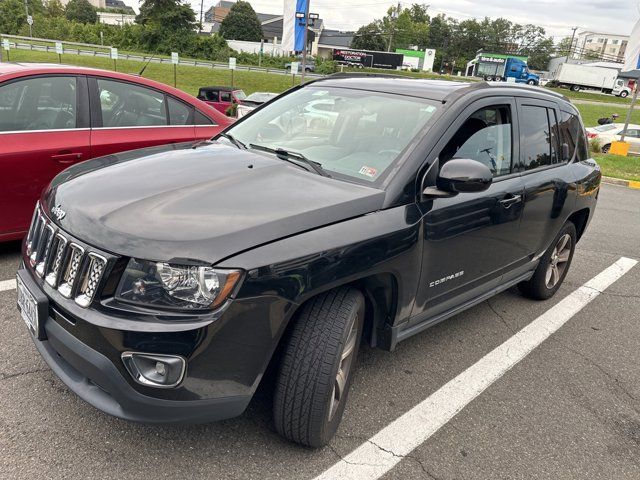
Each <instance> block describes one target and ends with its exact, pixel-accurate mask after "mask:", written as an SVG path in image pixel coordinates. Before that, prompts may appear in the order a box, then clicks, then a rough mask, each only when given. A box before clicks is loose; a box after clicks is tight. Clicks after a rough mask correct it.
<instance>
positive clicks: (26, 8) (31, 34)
mask: <svg viewBox="0 0 640 480" xmlns="http://www.w3.org/2000/svg"><path fill="white" fill-rule="evenodd" d="M24 12H25V13H26V14H27V23H28V24H29V36H30V37H33V32H32V30H31V24H32V23H33V22H30V21H29V5H28V4H27V0H24Z"/></svg>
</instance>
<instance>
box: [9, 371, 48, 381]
mask: <svg viewBox="0 0 640 480" xmlns="http://www.w3.org/2000/svg"><path fill="white" fill-rule="evenodd" d="M48 371H49V369H48V368H36V369H34V370H27V371H26V372H18V373H4V372H0V381H3V380H8V379H10V378H16V377H21V376H23V375H31V374H32V373H41V372H48Z"/></svg>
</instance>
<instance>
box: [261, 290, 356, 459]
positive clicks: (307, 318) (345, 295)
mask: <svg viewBox="0 0 640 480" xmlns="http://www.w3.org/2000/svg"><path fill="white" fill-rule="evenodd" d="M363 323H364V298H363V296H362V294H361V293H360V292H359V291H358V290H356V289H354V288H350V287H342V288H337V289H334V290H331V291H329V292H326V293H324V294H321V295H319V296H317V297H316V298H313V299H311V300H309V301H308V302H307V304H306V305H304V306H303V307H302V311H301V312H300V314H299V315H298V316H297V318H296V319H295V324H294V325H293V328H292V329H291V330H290V332H289V335H288V337H287V339H286V342H287V343H286V345H285V349H284V353H283V358H282V362H281V364H280V370H279V372H278V379H277V381H276V386H275V391H274V398H273V417H274V422H275V426H276V429H277V430H278V433H279V434H280V435H282V436H283V437H285V438H287V439H289V440H291V441H293V442H297V443H301V444H303V445H307V446H310V447H321V446H323V445H326V444H327V443H329V441H330V440H331V438H332V437H333V435H334V434H335V432H336V430H337V428H338V425H339V424H340V420H341V418H342V413H343V412H344V407H345V404H346V400H347V395H348V392H349V386H350V385H351V379H352V377H353V375H352V371H353V367H354V366H355V363H356V358H357V355H358V347H359V345H360V337H361V336H362V327H363ZM352 326H353V328H355V345H354V346H353V349H352V353H351V356H350V359H351V360H350V362H349V365H348V367H345V368H344V370H346V374H345V375H344V377H341V378H345V379H346V380H345V381H344V382H343V383H342V384H341V385H342V386H343V387H342V389H341V395H340V398H339V402H332V399H334V398H335V395H336V391H335V386H336V383H337V376H338V371H339V369H340V367H341V366H344V363H343V360H342V356H343V351H344V349H345V348H346V346H347V340H351V341H350V342H349V344H350V345H352V344H353V340H352V335H354V332H353V330H352Z"/></svg>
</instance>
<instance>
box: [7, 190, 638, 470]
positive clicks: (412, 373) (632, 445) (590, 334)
mask: <svg viewBox="0 0 640 480" xmlns="http://www.w3.org/2000/svg"><path fill="white" fill-rule="evenodd" d="M620 257H628V258H632V259H637V260H640V191H636V190H630V189H625V188H622V187H617V186H612V185H604V186H603V188H602V192H601V194H600V200H599V204H598V208H597V211H596V215H595V218H594V220H593V221H592V223H591V225H590V227H589V230H588V231H587V233H586V234H585V236H584V238H583V239H582V240H581V242H580V243H579V244H578V248H577V250H576V254H575V257H574V260H573V265H572V267H571V270H570V272H569V275H568V277H567V279H566V281H565V283H564V285H563V286H562V288H561V289H560V291H559V292H558V294H557V295H556V296H555V297H554V298H553V299H551V300H548V301H546V302H534V301H530V300H527V299H525V298H523V297H522V296H521V295H520V294H519V293H518V292H517V290H515V289H512V290H510V291H507V292H505V293H502V294H500V295H498V296H497V297H494V298H493V299H491V300H489V301H487V302H484V303H482V304H480V305H478V306H476V307H474V308H472V309H470V310H467V311H466V312H464V313H462V314H459V315H457V316H456V317H454V318H451V319H449V320H448V321H446V322H444V323H442V324H440V325H438V326H436V327H434V328H432V329H430V330H428V331H426V332H423V333H421V334H419V335H417V336H415V337H413V338H411V339H409V340H407V341H406V342H403V343H401V344H400V345H399V347H398V348H397V350H396V351H394V352H392V353H389V352H383V351H380V350H374V349H370V348H362V349H361V353H360V356H359V366H358V369H357V374H356V377H355V379H354V383H353V386H352V390H351V394H350V398H349V403H348V405H347V409H346V411H345V416H344V419H343V421H342V424H341V426H340V428H339V431H338V434H337V436H336V438H335V439H334V440H333V442H332V443H331V445H330V446H328V447H325V448H323V449H319V450H310V449H306V448H302V447H299V446H296V445H293V444H290V443H288V442H287V441H285V440H283V439H281V438H280V437H278V435H277V434H276V433H275V430H274V427H273V426H272V423H271V419H270V401H269V395H268V389H266V388H264V389H261V391H260V393H259V394H258V396H257V397H256V398H255V399H254V401H253V402H252V403H251V405H250V407H249V409H248V410H247V411H246V412H245V413H244V414H243V415H242V416H241V417H239V418H236V419H231V420H227V421H224V422H219V423H212V424H206V425H195V426H180V427H164V426H145V425H139V424H133V423H128V422H125V421H122V420H119V419H115V418H112V417H109V416H107V415H105V414H102V413H100V412H98V411H97V410H95V409H94V408H93V407H91V406H89V405H87V404H86V403H84V402H83V401H82V400H80V399H78V398H77V397H76V396H75V395H74V394H73V393H71V392H70V391H69V390H68V389H67V388H66V386H65V385H64V384H63V383H62V382H61V381H59V380H58V379H57V377H56V376H55V375H54V374H53V373H52V372H51V371H50V370H49V368H48V367H47V366H46V365H45V364H44V362H43V361H42V360H41V359H40V357H39V355H38V354H37V352H36V349H35V347H34V346H33V344H32V341H31V339H30V338H29V334H28V333H27V330H26V327H25V325H24V323H23V321H22V320H21V318H20V316H19V314H18V312H17V311H16V308H15V290H13V289H9V290H5V291H1V292H0V332H1V334H0V478H2V479H14V478H16V479H26V478H91V477H93V478H105V479H106V478H109V479H110V478H114V479H115V478H118V479H123V478H133V477H136V478H190V479H200V478H203V479H204V478H216V479H218V478H219V479H260V480H264V479H275V478H279V479H289V478H291V479H312V478H314V477H316V476H318V475H320V474H322V473H323V472H325V471H326V470H327V469H329V468H330V467H332V466H333V465H334V464H336V462H339V461H340V459H341V458H344V457H345V456H347V455H348V454H349V453H350V452H352V451H353V450H354V449H357V448H358V447H359V446H360V445H361V444H363V442H366V441H367V439H369V438H371V437H372V436H373V435H375V434H376V433H377V432H379V431H380V430H381V429H383V428H385V427H386V426H387V425H389V424H390V423H392V422H394V420H396V419H397V418H398V417H400V416H402V415H403V414H405V413H406V412H407V411H409V410H411V409H412V408H414V407H415V406H416V405H418V404H420V402H422V401H423V400H424V399H425V398H427V397H429V396H430V395H432V394H433V393H434V392H436V391H438V390H439V389H440V388H441V387H442V386H443V385H445V384H446V383H447V382H449V381H450V380H451V379H453V378H454V377H456V376H457V375H459V374H460V373H461V372H463V371H465V370H466V369H468V368H469V367H471V366H473V365H475V364H476V363H477V362H478V361H479V360H480V359H481V358H482V357H484V356H485V355H486V354H487V353H489V352H491V351H492V350H493V349H495V348H496V347H498V346H499V345H501V344H502V343H503V342H505V341H507V340H509V339H510V338H512V337H513V336H514V334H515V333H516V332H518V331H519V330H521V329H522V328H524V327H526V326H527V325H530V324H531V323H532V322H534V321H535V320H536V319H537V318H538V317H540V316H541V315H543V314H544V313H545V312H547V311H548V310H549V309H551V308H552V307H554V305H557V304H558V302H560V301H561V300H562V299H563V298H566V297H567V296H568V295H570V294H571V293H572V292H574V291H575V290H576V289H577V288H579V287H580V286H581V285H583V284H584V283H585V282H587V281H589V280H590V279H592V278H593V277H594V276H596V275H597V274H599V273H600V272H602V271H603V270H605V269H606V268H607V267H609V266H611V265H612V264H613V263H614V262H616V261H617V260H618V259H620ZM18 261H19V255H18V246H17V245H16V244H9V245H0V281H2V280H10V279H12V278H13V277H14V273H15V270H16V268H17V264H18ZM638 345H640V264H638V265H636V266H635V267H634V268H631V269H630V271H629V272H628V273H626V274H625V275H624V276H622V277H621V278H620V279H619V280H617V281H616V282H615V283H613V284H612V285H611V286H610V287H609V288H608V289H607V290H606V291H604V292H603V293H602V294H600V295H599V296H598V297H597V298H595V299H594V300H593V301H591V303H589V304H588V305H586V306H585V307H584V308H583V309H582V310H581V311H580V312H578V313H577V314H576V315H574V316H572V317H571V318H570V319H569V320H568V322H567V323H566V324H564V325H563V326H562V327H561V328H560V329H559V330H558V331H557V332H555V333H553V334H552V335H551V336H550V337H549V338H548V339H547V340H545V341H544V342H543V343H542V344H541V345H540V346H538V347H537V348H536V349H534V350H533V351H532V352H531V353H530V354H529V355H528V356H526V357H525V358H524V359H523V360H522V361H520V362H519V363H517V364H515V366H513V368H511V369H510V370H509V371H507V372H506V373H505V374H504V375H503V376H502V377H501V378H498V379H497V380H496V381H495V383H493V384H492V385H491V386H489V387H488V388H487V389H486V390H485V391H483V392H482V393H481V394H480V395H478V396H477V397H476V398H475V399H473V400H472V401H471V402H470V403H469V404H468V405H466V407H464V408H463V409H462V410H461V411H460V412H459V413H457V415H455V416H454V417H453V418H452V419H451V420H450V421H448V423H446V424H444V425H443V426H442V428H440V429H439V430H438V431H436V432H435V434H433V435H432V436H430V437H429V438H428V439H427V440H426V441H425V442H424V443H422V444H420V445H419V446H418V447H417V448H415V450H413V451H412V452H411V453H410V454H408V455H406V456H403V457H402V458H400V459H399V461H398V463H397V464H396V465H395V466H394V467H393V468H391V469H390V470H389V471H387V472H386V473H384V474H383V475H382V477H381V478H384V479H406V478H427V479H441V480H442V479H497V478H509V479H519V478H527V479H529V478H553V479H559V478H562V479H572V478H589V479H597V478H602V479H613V478H615V479H627V478H628V479H638V478H640V369H638V365H639V364H640V348H638ZM408 433H410V432H408Z"/></svg>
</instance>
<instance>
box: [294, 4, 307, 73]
mask: <svg viewBox="0 0 640 480" xmlns="http://www.w3.org/2000/svg"><path fill="white" fill-rule="evenodd" d="M309 3H311V0H307V1H306V5H305V7H304V35H303V37H302V38H303V39H304V45H303V47H302V71H301V72H300V83H301V84H302V83H304V75H305V73H306V72H305V70H306V69H307V40H308V35H309ZM294 75H295V74H294Z"/></svg>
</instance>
